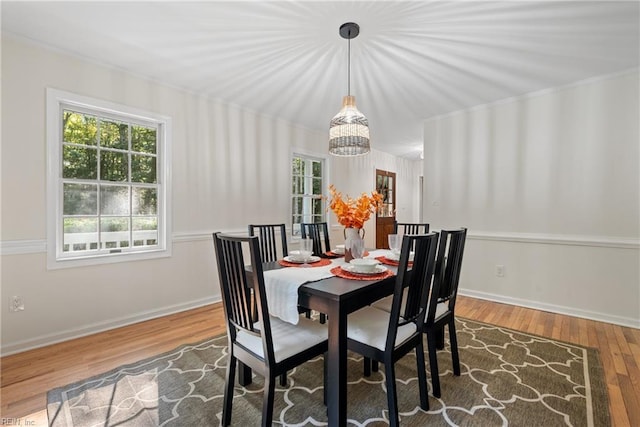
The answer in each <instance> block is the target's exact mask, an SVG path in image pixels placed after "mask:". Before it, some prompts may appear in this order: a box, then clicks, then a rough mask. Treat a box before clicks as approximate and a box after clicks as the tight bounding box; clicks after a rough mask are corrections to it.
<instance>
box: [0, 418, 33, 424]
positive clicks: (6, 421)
mask: <svg viewBox="0 0 640 427" xmlns="http://www.w3.org/2000/svg"><path fill="white" fill-rule="evenodd" d="M35 425H36V422H35V421H34V420H30V419H28V418H0V426H35Z"/></svg>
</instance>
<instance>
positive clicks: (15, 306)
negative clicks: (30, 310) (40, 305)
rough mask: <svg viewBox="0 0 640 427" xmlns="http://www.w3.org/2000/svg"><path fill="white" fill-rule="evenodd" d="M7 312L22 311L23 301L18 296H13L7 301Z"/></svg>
mask: <svg viewBox="0 0 640 427" xmlns="http://www.w3.org/2000/svg"><path fill="white" fill-rule="evenodd" d="M9 310H11V311H24V300H23V299H22V297H21V296H19V295H14V296H12V297H11V298H10V299H9Z"/></svg>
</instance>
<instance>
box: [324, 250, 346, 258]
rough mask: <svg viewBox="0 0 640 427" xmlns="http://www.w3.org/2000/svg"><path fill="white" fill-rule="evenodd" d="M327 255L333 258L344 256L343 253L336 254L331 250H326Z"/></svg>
mask: <svg viewBox="0 0 640 427" xmlns="http://www.w3.org/2000/svg"><path fill="white" fill-rule="evenodd" d="M326 255H327V256H330V257H333V258H340V257H341V256H344V253H341V254H337V253H335V252H333V251H327V253H326Z"/></svg>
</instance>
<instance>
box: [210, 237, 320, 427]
mask: <svg viewBox="0 0 640 427" xmlns="http://www.w3.org/2000/svg"><path fill="white" fill-rule="evenodd" d="M213 241H214V246H215V252H216V259H217V265H218V275H219V278H220V288H221V290H222V301H223V304H224V313H225V317H226V323H227V338H228V345H229V350H228V351H229V356H228V357H229V359H228V362H227V373H226V383H225V391H224V399H223V409H222V425H223V426H227V425H229V424H230V423H231V411H232V404H233V390H234V384H235V373H236V365H237V361H241V362H242V363H244V364H245V365H247V366H249V367H250V368H251V369H252V370H253V371H254V372H257V373H259V374H260V375H262V376H264V397H263V403H262V426H265V427H266V426H271V422H272V419H273V402H274V393H275V382H276V378H277V377H278V376H279V375H282V374H284V373H286V372H287V371H288V370H290V369H293V368H295V367H296V366H298V365H301V364H302V363H304V362H306V361H308V360H311V359H313V358H315V357H317V356H319V355H321V354H325V353H326V352H327V348H328V341H327V328H326V326H325V325H322V324H320V323H318V322H314V321H312V320H309V319H306V318H304V317H301V318H300V319H299V323H298V324H297V325H293V324H291V323H288V322H285V321H282V320H280V319H278V318H276V317H271V316H269V309H268V306H267V299H266V293H265V287H264V276H263V269H262V260H261V258H260V250H259V240H258V237H257V236H251V237H237V236H227V235H223V234H220V233H214V234H213ZM247 247H248V254H249V256H250V265H251V268H252V271H253V274H250V275H248V274H247V273H246V269H245V268H246V266H245V260H244V258H243V250H245V251H246V250H247ZM251 288H253V289H254V295H255V299H256V303H257V309H258V319H257V320H255V319H254V317H253V315H252V307H251V295H250V289H251ZM325 360H326V358H325ZM325 363H326V362H325ZM325 385H326V375H325ZM325 390H326V387H325ZM325 400H326V396H325Z"/></svg>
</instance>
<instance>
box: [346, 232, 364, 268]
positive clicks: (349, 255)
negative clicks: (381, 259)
mask: <svg viewBox="0 0 640 427" xmlns="http://www.w3.org/2000/svg"><path fill="white" fill-rule="evenodd" d="M363 255H364V229H363V228H354V227H347V228H345V229H344V260H345V261H346V262H349V261H351V260H352V259H354V258H362V256H363Z"/></svg>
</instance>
